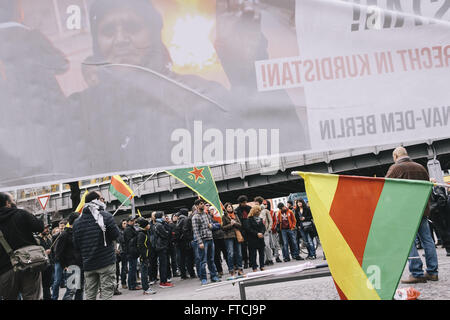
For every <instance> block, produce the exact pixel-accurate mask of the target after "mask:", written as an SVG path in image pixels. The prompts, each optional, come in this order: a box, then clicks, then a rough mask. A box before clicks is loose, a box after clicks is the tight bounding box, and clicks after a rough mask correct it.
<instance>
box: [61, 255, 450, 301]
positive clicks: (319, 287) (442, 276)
mask: <svg viewBox="0 0 450 320" xmlns="http://www.w3.org/2000/svg"><path fill="white" fill-rule="evenodd" d="M437 252H438V261H439V281H428V282H427V283H421V284H412V285H407V284H401V283H400V284H399V286H398V288H408V287H414V288H415V289H416V290H418V291H419V292H420V297H419V299H420V300H450V290H449V288H450V257H447V256H446V252H445V250H444V249H442V248H440V247H439V248H437ZM419 253H420V255H421V256H422V254H423V250H419ZM422 261H423V262H424V265H425V258H424V257H422ZM312 262H313V263H314V264H321V263H323V262H324V260H323V252H322V249H321V247H320V248H319V249H318V251H317V259H316V260H312ZM303 263H305V261H296V260H291V261H290V262H283V263H275V264H274V265H273V266H268V267H266V269H267V270H270V269H274V268H280V267H287V266H294V265H300V264H303ZM223 268H224V272H225V271H226V270H227V267H226V265H225V264H224V265H223ZM244 271H245V272H251V269H245V270H244ZM408 275H409V272H408V264H406V266H405V270H404V272H403V276H402V279H405V278H407V277H408ZM225 278H226V274H225V275H224V277H223V279H225ZM172 283H173V284H174V287H173V288H165V289H163V288H160V287H159V286H158V285H157V284H155V285H153V286H152V288H153V289H155V290H156V291H157V293H156V294H154V295H150V296H148V295H147V296H145V295H143V294H142V290H140V291H129V290H127V289H122V288H120V291H121V292H122V295H119V296H114V298H113V300H181V301H183V300H240V294H239V286H238V285H237V284H236V285H232V284H227V285H224V286H220V287H216V288H212V289H208V290H202V291H197V289H199V288H201V287H202V286H201V284H200V281H199V280H198V279H188V280H181V279H180V278H179V277H177V278H174V279H172ZM61 291H64V289H63V290H61ZM246 295H247V299H248V300H339V295H338V294H337V291H336V288H335V286H334V283H333V280H332V278H331V277H322V278H315V279H307V280H299V281H291V282H282V283H276V284H269V285H261V286H255V287H248V288H246Z"/></svg>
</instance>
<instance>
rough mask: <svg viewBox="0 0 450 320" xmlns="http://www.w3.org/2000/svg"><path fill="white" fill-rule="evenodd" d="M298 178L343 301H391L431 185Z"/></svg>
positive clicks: (309, 175)
mask: <svg viewBox="0 0 450 320" xmlns="http://www.w3.org/2000/svg"><path fill="white" fill-rule="evenodd" d="M299 175H300V176H302V177H303V179H304V181H305V188H306V193H307V195H308V199H309V203H310V206H311V211H312V215H313V219H314V223H315V224H316V228H317V231H318V234H319V238H320V241H321V244H322V247H323V250H324V252H325V255H326V258H327V261H328V265H329V268H330V271H331V274H332V276H333V279H334V282H335V285H336V288H337V291H338V293H339V295H340V297H341V299H351V300H353V299H358V300H363V299H377V300H378V299H383V300H392V298H393V296H394V294H395V290H396V288H397V285H398V282H399V280H400V277H401V276H402V273H403V270H404V267H405V264H406V261H407V259H408V255H409V252H410V249H411V246H412V245H413V242H414V240H415V237H416V233H417V230H418V228H419V225H420V222H421V219H422V216H423V212H424V209H425V207H426V205H427V202H428V198H429V196H430V193H431V189H432V183H430V182H428V181H416V180H400V179H385V178H369V177H367V178H366V177H353V176H343V175H341V176H339V175H331V174H316V173H304V172H299Z"/></svg>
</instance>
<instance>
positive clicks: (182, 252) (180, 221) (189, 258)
mask: <svg viewBox="0 0 450 320" xmlns="http://www.w3.org/2000/svg"><path fill="white" fill-rule="evenodd" d="M188 214H189V212H188V209H186V208H182V209H180V211H179V212H178V213H177V214H176V216H177V222H176V226H175V238H176V242H177V248H178V254H179V257H180V265H179V269H180V276H181V279H183V280H185V279H187V273H189V276H190V277H191V278H196V276H195V271H194V252H193V251H192V246H191V241H192V233H190V232H188V231H187V230H185V226H186V224H187V222H188Z"/></svg>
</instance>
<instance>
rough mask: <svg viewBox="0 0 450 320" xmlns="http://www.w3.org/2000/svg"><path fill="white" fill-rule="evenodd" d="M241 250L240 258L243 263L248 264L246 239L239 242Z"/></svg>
mask: <svg viewBox="0 0 450 320" xmlns="http://www.w3.org/2000/svg"><path fill="white" fill-rule="evenodd" d="M241 251H242V260H243V262H244V264H248V260H249V255H248V241H247V239H245V240H244V242H242V243H241Z"/></svg>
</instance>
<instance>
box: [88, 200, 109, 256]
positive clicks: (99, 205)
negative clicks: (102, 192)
mask: <svg viewBox="0 0 450 320" xmlns="http://www.w3.org/2000/svg"><path fill="white" fill-rule="evenodd" d="M84 207H85V208H89V211H90V212H91V214H92V216H93V217H94V219H95V222H96V223H97V224H98V226H99V227H100V229H102V231H103V242H104V244H105V247H106V227H105V222H104V221H103V216H102V215H101V214H100V211H99V210H102V211H104V210H105V209H106V205H105V204H104V203H103V202H101V201H100V200H93V201H91V202H89V203H86V205H85V206H84Z"/></svg>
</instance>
